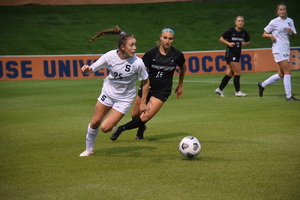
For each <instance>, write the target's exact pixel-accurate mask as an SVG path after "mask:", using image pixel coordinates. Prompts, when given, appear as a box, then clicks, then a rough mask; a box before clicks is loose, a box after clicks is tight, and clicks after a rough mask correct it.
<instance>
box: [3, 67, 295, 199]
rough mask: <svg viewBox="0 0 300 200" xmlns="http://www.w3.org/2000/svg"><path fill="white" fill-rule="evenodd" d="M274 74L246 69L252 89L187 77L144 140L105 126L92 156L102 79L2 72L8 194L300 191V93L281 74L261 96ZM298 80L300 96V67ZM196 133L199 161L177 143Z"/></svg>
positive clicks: (248, 195)
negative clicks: (88, 150) (289, 96)
mask: <svg viewBox="0 0 300 200" xmlns="http://www.w3.org/2000/svg"><path fill="white" fill-rule="evenodd" d="M271 74H272V73H271V72H270V73H259V74H253V73H248V74H243V75H242V78H241V82H242V84H241V86H242V91H244V92H246V93H247V94H248V96H247V97H245V98H239V97H235V96H234V90H233V84H232V83H230V84H229V85H228V86H227V87H226V88H225V90H224V91H225V95H226V97H225V98H221V97H219V96H217V95H216V94H215V93H214V90H215V88H216V87H217V86H218V84H219V81H220V80H221V78H222V75H192V76H186V78H185V82H184V96H183V98H181V99H179V100H177V99H176V98H175V97H174V95H172V96H171V97H170V98H169V100H168V101H167V102H166V103H165V105H164V106H163V108H162V109H161V110H160V112H159V113H158V114H157V115H156V116H155V117H154V118H153V119H152V120H151V121H150V122H149V123H148V124H147V127H148V128H147V130H146V132H145V139H144V140H141V141H137V140H135V139H134V138H135V130H131V131H127V132H124V133H123V134H122V135H121V136H120V138H119V139H118V140H117V141H114V142H112V141H110V139H109V135H110V133H108V134H104V133H100V134H99V136H98V138H97V141H96V146H95V155H93V156H90V157H86V158H82V157H79V156H78V155H79V154H80V153H81V152H82V151H83V150H84V148H85V134H86V128H87V124H88V123H89V121H90V119H91V116H92V112H93V107H94V105H95V102H96V98H97V97H98V95H99V90H100V88H101V85H102V83H103V80H102V79H88V80H85V79H84V80H83V79H80V80H49V81H14V82H4V81H2V82H0V90H1V92H0V111H1V114H0V127H1V129H0V145H1V157H0V158H1V160H0V168H1V172H0V180H1V182H0V188H1V189H0V196H1V199H151V200H152V199H170V200H173V199H228V200H229V199H230V200H232V199H245V200H247V199H249V200H250V199H262V200H266V199H295V200H296V199H299V198H300V192H299V186H300V181H299V180H300V177H299V174H300V173H299V172H300V170H299V169H300V160H299V154H300V147H299V140H300V132H299V130H300V124H299V117H300V112H299V110H300V102H286V101H285V97H284V89H283V85H282V82H280V81H279V82H277V83H276V84H273V85H270V86H268V87H267V88H266V90H265V95H264V97H262V98H261V97H259V96H258V94H257V93H258V91H257V82H258V81H261V80H263V79H265V78H267V77H268V76H269V75H271ZM177 78H178V77H177V76H176V77H175V80H174V85H176V82H177ZM292 83H293V92H294V93H295V94H296V95H295V96H296V97H297V96H298V97H299V96H300V95H299V94H300V72H299V71H296V72H293V78H292ZM128 120H130V114H129V113H128V114H127V115H125V116H124V118H123V119H122V121H121V123H124V122H127V121H128ZM188 135H193V136H195V137H197V138H198V139H199V140H200V142H201V145H202V150H201V152H200V154H199V155H198V156H197V157H196V158H195V159H192V160H191V159H187V158H185V157H183V156H182V155H181V154H180V153H179V151H178V145H179V142H180V140H181V139H182V138H183V137H185V136H188Z"/></svg>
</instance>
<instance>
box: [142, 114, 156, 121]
mask: <svg viewBox="0 0 300 200" xmlns="http://www.w3.org/2000/svg"><path fill="white" fill-rule="evenodd" d="M152 117H153V116H150V115H146V114H142V115H141V116H140V118H141V120H142V122H144V123H146V122H148V121H149V120H150V119H151V118H152Z"/></svg>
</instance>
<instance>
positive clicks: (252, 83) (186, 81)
mask: <svg viewBox="0 0 300 200" xmlns="http://www.w3.org/2000/svg"><path fill="white" fill-rule="evenodd" d="M173 82H178V80H173ZM183 82H185V83H214V84H215V83H220V82H221V80H220V81H201V80H199V81H198V80H193V81H191V80H184V81H183ZM229 83H230V84H232V83H233V82H232V81H229ZM241 84H247V85H257V84H258V82H241ZM282 84H283V83H280V82H277V83H272V85H282ZM292 85H300V84H299V83H292Z"/></svg>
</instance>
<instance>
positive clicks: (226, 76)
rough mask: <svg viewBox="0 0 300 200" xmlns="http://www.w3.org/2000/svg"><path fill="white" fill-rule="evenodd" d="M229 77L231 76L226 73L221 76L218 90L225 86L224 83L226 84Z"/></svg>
mask: <svg viewBox="0 0 300 200" xmlns="http://www.w3.org/2000/svg"><path fill="white" fill-rule="evenodd" d="M230 79H231V77H230V76H228V75H227V74H226V75H225V76H224V77H223V79H222V81H221V84H220V86H219V88H220V90H223V89H224V88H225V87H226V85H227V84H228V82H229V80H230Z"/></svg>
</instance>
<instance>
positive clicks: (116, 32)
mask: <svg viewBox="0 0 300 200" xmlns="http://www.w3.org/2000/svg"><path fill="white" fill-rule="evenodd" d="M121 32H122V30H121V29H120V27H119V26H116V28H114V29H108V30H104V31H101V32H99V33H97V34H96V35H95V36H94V37H93V38H92V39H91V40H89V41H88V44H90V43H91V42H93V41H94V40H95V39H96V38H98V37H100V36H103V35H119V34H120V33H121Z"/></svg>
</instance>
